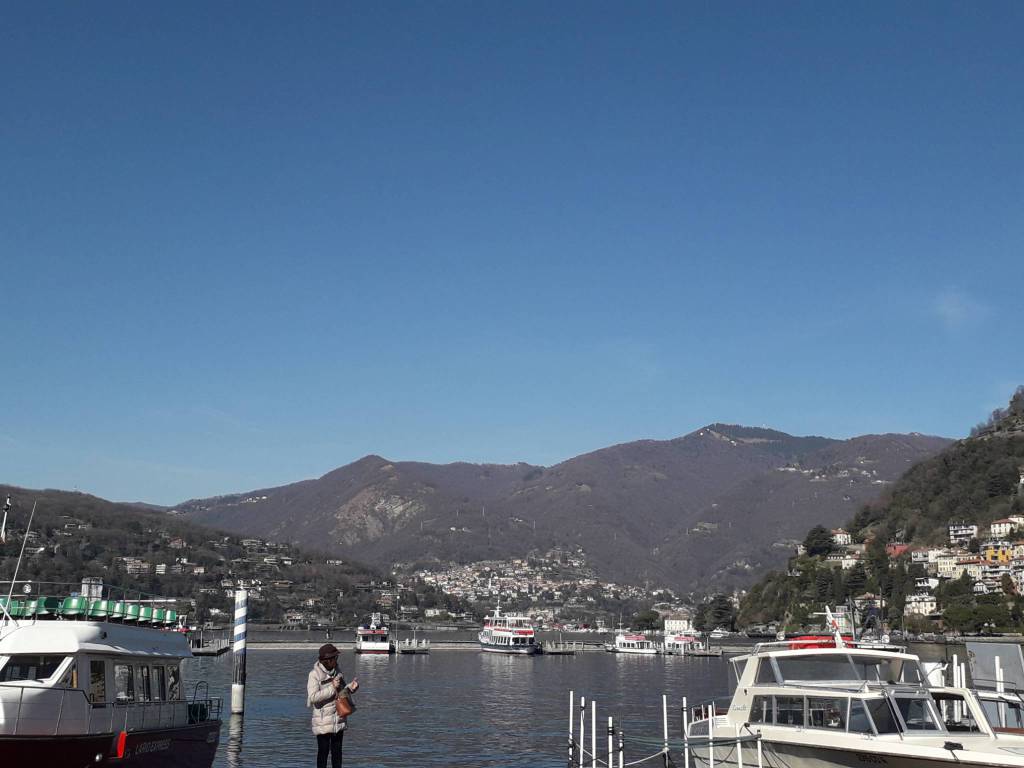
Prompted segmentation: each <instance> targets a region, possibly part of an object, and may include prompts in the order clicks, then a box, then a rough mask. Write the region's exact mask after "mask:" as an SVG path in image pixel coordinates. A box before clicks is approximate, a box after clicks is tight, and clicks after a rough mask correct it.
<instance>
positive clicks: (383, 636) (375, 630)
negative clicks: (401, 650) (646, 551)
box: [355, 613, 395, 653]
mask: <svg viewBox="0 0 1024 768" xmlns="http://www.w3.org/2000/svg"><path fill="white" fill-rule="evenodd" d="M355 651H356V653H394V651H395V647H394V646H393V645H392V644H391V640H390V634H389V630H388V628H387V626H385V624H384V622H383V621H382V620H381V615H380V614H379V613H375V614H373V615H372V616H371V617H370V623H369V625H367V626H360V627H359V628H358V629H356V644H355Z"/></svg>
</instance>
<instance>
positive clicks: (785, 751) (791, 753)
mask: <svg viewBox="0 0 1024 768" xmlns="http://www.w3.org/2000/svg"><path fill="white" fill-rule="evenodd" d="M823 735H825V736H827V734H823ZM953 736H955V734H953V735H951V739H953ZM727 738H728V737H726V739H727ZM954 740H955V739H954ZM871 747H873V748H871ZM871 747H869V746H868V745H867V744H865V748H864V749H863V750H858V749H856V748H850V749H842V748H834V747H829V746H826V745H825V743H824V739H823V740H822V742H821V743H818V744H814V745H808V744H792V743H787V742H778V741H768V740H765V741H763V742H762V765H763V766H764V767H765V768H881V767H883V766H884V768H950V766H954V765H955V766H956V768H998V767H1000V766H1020V765H1021V764H1022V761H1021V756H1020V755H1010V754H1007V755H1006V758H1005V761H1001V760H999V759H998V758H996V759H995V760H993V759H992V758H993V757H995V756H993V755H991V754H987V755H985V756H984V757H985V758H986V759H982V760H972V759H971V753H970V752H969V751H968V752H964V751H957V752H955V753H954V752H949V753H948V754H949V757H948V758H942V759H939V758H929V757H922V756H921V755H919V754H918V755H914V754H898V753H896V752H887V751H885V750H884V749H883V750H879V749H878V747H877V746H876V745H871ZM975 754H977V753H975ZM691 759H692V766H693V768H710V766H711V763H710V761H709V760H708V749H707V747H706V746H705V747H695V748H693V749H692V751H691ZM742 764H743V766H745V767H747V766H757V764H758V762H757V748H756V746H755V745H754V744H753V743H749V742H748V743H746V744H744V745H743V763H742ZM714 765H715V766H716V768H738V765H739V764H738V762H737V760H736V745H735V742H732V743H730V742H728V741H725V742H724V743H723V744H722V746H720V747H719V746H716V747H715V760H714Z"/></svg>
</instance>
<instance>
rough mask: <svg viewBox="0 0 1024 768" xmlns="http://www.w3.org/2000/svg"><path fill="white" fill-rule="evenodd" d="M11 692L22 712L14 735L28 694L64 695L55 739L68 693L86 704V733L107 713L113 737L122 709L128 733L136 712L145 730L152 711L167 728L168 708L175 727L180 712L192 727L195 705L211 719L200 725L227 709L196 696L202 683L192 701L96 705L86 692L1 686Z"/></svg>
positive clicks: (18, 717)
mask: <svg viewBox="0 0 1024 768" xmlns="http://www.w3.org/2000/svg"><path fill="white" fill-rule="evenodd" d="M200 683H203V684H204V685H205V681H200ZM11 688H17V689H18V710H17V714H16V715H15V717H14V730H13V734H12V735H17V734H18V730H19V727H20V725H21V722H22V712H23V710H24V705H25V691H39V692H45V693H43V695H46V694H53V695H56V694H57V692H58V691H60V701H59V703H58V707H57V719H56V722H55V724H54V729H53V735H54V736H56V735H57V734H58V733H59V732H60V726H61V723H62V722H63V720H64V714H65V710H66V706H65V705H66V703H67V695H68V693H72V694H77V695H80V696H81V697H82V703H83V704H84V707H83V712H84V713H85V717H84V719H85V732H86V733H92V732H93V726H94V724H95V719H96V716H95V713H96V710H98V709H107V710H108V711H109V713H110V718H109V722H108V726H107V731H106V732H108V733H112V732H113V731H114V714H115V712H116V711H117V708H118V707H120V708H122V709H123V712H124V720H123V721H122V729H123V730H125V731H127V730H129V716H130V715H131V714H132V713H134V712H141V721H140V723H139V725H138V726H137V727H136V728H133V729H132V730H142V729H144V728H145V726H146V719H147V713H148V712H149V711H151V710H152V709H156V710H157V724H158V726H159V727H162V726H163V725H164V714H163V713H164V712H165V711H166V708H167V707H168V706H170V707H171V718H170V720H171V722H170V725H171V726H172V727H173V726H175V725H176V724H177V717H176V712H177V711H180V712H181V713H182V715H183V720H184V723H183V724H188V723H189V721H190V719H191V717H192V714H191V712H192V711H194V710H192V709H191V708H192V707H193V706H194V705H195V704H204V705H206V713H207V716H206V717H205V718H204V719H203V720H200V721H199V722H208V721H212V720H219V719H220V715H221V712H222V709H223V702H222V701H221V699H220V698H219V697H210V696H209V695H207V697H206V698H198V696H197V695H196V694H198V688H199V683H197V684H196V687H195V689H194V690H193V697H192V699H191V701H189V700H187V699H169V700H167V699H164V700H155V701H118V700H116V699H115V700H114V701H102V702H96V701H92V700H90V699H89V696H88V694H86V692H85V691H83V690H82V689H81V688H43V687H37V686H29V685H14V684H11V683H0V689H11ZM205 690H207V691H208V690H209V688H208V686H207V687H206V688H205ZM175 707H177V708H175Z"/></svg>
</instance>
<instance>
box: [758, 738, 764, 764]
mask: <svg viewBox="0 0 1024 768" xmlns="http://www.w3.org/2000/svg"><path fill="white" fill-rule="evenodd" d="M757 768H764V751H763V750H762V747H761V734H760V733H758V734H757Z"/></svg>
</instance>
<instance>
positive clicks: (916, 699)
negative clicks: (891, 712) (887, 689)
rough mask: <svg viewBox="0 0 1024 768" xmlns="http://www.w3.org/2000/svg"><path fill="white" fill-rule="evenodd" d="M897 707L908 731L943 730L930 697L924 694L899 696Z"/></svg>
mask: <svg viewBox="0 0 1024 768" xmlns="http://www.w3.org/2000/svg"><path fill="white" fill-rule="evenodd" d="M896 707H897V708H898V709H899V711H900V715H901V716H902V717H903V722H904V724H906V726H907V730H908V731H939V730H942V728H941V727H940V726H939V723H938V717H937V716H936V714H935V710H934V709H933V707H932V702H931V700H930V699H926V698H924V697H923V696H913V697H911V696H897V697H896Z"/></svg>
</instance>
